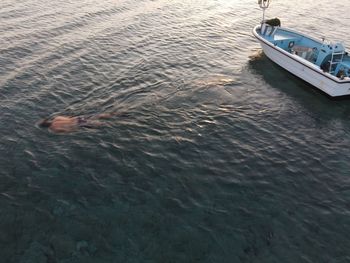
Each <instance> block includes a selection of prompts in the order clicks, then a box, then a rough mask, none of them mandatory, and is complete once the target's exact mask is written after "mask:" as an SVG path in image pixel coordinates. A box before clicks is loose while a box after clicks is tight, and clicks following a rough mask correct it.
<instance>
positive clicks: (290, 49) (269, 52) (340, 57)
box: [253, 0, 350, 97]
mask: <svg viewBox="0 0 350 263" xmlns="http://www.w3.org/2000/svg"><path fill="white" fill-rule="evenodd" d="M258 3H259V5H260V7H261V8H262V9H263V20H262V22H261V24H260V25H257V26H256V27H255V28H254V29H253V34H254V36H255V37H256V38H257V39H258V40H259V41H260V44H261V47H262V49H263V50H264V53H265V54H266V56H267V57H268V58H270V59H271V60H272V61H273V62H275V63H276V64H278V65H280V66H281V67H283V68H284V69H286V70H288V71H289V72H291V73H292V74H294V75H295V76H297V77H299V78H301V79H303V80H305V81H306V82H308V83H310V84H312V85H313V86H315V87H316V88H318V89H320V90H322V91H323V92H325V93H326V94H328V95H329V96H331V97H339V96H347V95H350V56H349V55H348V53H347V52H346V50H345V48H344V45H343V44H342V43H334V44H333V43H329V42H326V41H325V39H322V40H317V39H315V38H312V37H310V36H306V35H304V34H301V33H298V32H296V31H294V30H291V29H288V28H283V27H280V26H279V25H278V24H279V23H276V22H278V21H279V20H278V19H272V20H265V9H267V8H268V7H269V3H270V0H259V1H258Z"/></svg>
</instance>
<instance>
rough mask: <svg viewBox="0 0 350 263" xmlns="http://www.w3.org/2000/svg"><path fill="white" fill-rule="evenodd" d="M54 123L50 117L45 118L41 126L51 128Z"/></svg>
mask: <svg viewBox="0 0 350 263" xmlns="http://www.w3.org/2000/svg"><path fill="white" fill-rule="evenodd" d="M51 124H52V121H51V120H50V119H44V120H42V121H41V122H39V126H40V127H43V128H49V127H50V126H51Z"/></svg>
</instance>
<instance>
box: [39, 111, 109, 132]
mask: <svg viewBox="0 0 350 263" xmlns="http://www.w3.org/2000/svg"><path fill="white" fill-rule="evenodd" d="M114 115H115V114H112V113H103V114H99V115H96V116H92V117H89V118H85V117H71V116H56V117H54V118H52V119H45V120H43V121H41V122H40V123H39V126H40V127H45V128H48V129H49V130H50V131H51V132H54V133H71V132H75V131H77V130H78V129H79V128H97V127H100V126H102V125H103V123H102V122H100V121H98V120H99V119H109V118H112V117H113V116H114Z"/></svg>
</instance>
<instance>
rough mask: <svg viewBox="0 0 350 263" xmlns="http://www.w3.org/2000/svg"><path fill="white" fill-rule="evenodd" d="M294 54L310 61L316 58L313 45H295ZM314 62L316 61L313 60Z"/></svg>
mask: <svg viewBox="0 0 350 263" xmlns="http://www.w3.org/2000/svg"><path fill="white" fill-rule="evenodd" d="M291 51H292V53H293V54H296V55H298V56H300V57H302V58H304V59H306V60H308V61H312V60H313V59H314V53H315V52H314V50H313V48H311V47H306V46H297V45H295V46H293V47H292V49H291ZM312 62H314V61H312Z"/></svg>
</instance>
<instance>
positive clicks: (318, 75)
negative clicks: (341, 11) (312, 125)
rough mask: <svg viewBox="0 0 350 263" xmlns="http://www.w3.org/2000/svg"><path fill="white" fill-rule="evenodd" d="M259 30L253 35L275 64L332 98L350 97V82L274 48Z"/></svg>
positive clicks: (255, 30)
mask: <svg viewBox="0 0 350 263" xmlns="http://www.w3.org/2000/svg"><path fill="white" fill-rule="evenodd" d="M257 28H260V27H259V26H258V27H256V28H255V29H254V31H253V34H254V36H255V37H256V38H257V39H258V40H259V42H260V44H261V47H262V49H263V51H264V53H265V54H266V56H267V57H268V58H269V59H271V60H272V61H273V62H275V63H276V64H278V65H279V66H281V67H283V68H284V69H286V70H288V71H289V72H290V73H292V74H294V75H295V76H297V77H299V78H301V79H303V80H304V81H306V82H308V83H310V84H311V85H313V86H314V87H316V88H318V89H320V90H321V91H323V92H324V93H326V94H328V95H329V96H331V97H339V96H348V95H350V81H341V80H340V79H338V78H337V77H334V76H332V75H331V74H329V73H326V72H323V71H322V70H321V69H320V68H319V67H317V66H316V65H314V64H312V63H311V62H309V61H306V60H304V59H302V58H300V57H299V56H297V55H294V54H290V53H288V52H287V51H285V50H283V49H281V48H279V47H276V46H274V45H273V44H272V43H270V42H269V41H267V40H265V39H264V38H262V37H261V36H260V35H259V34H258V33H257Z"/></svg>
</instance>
